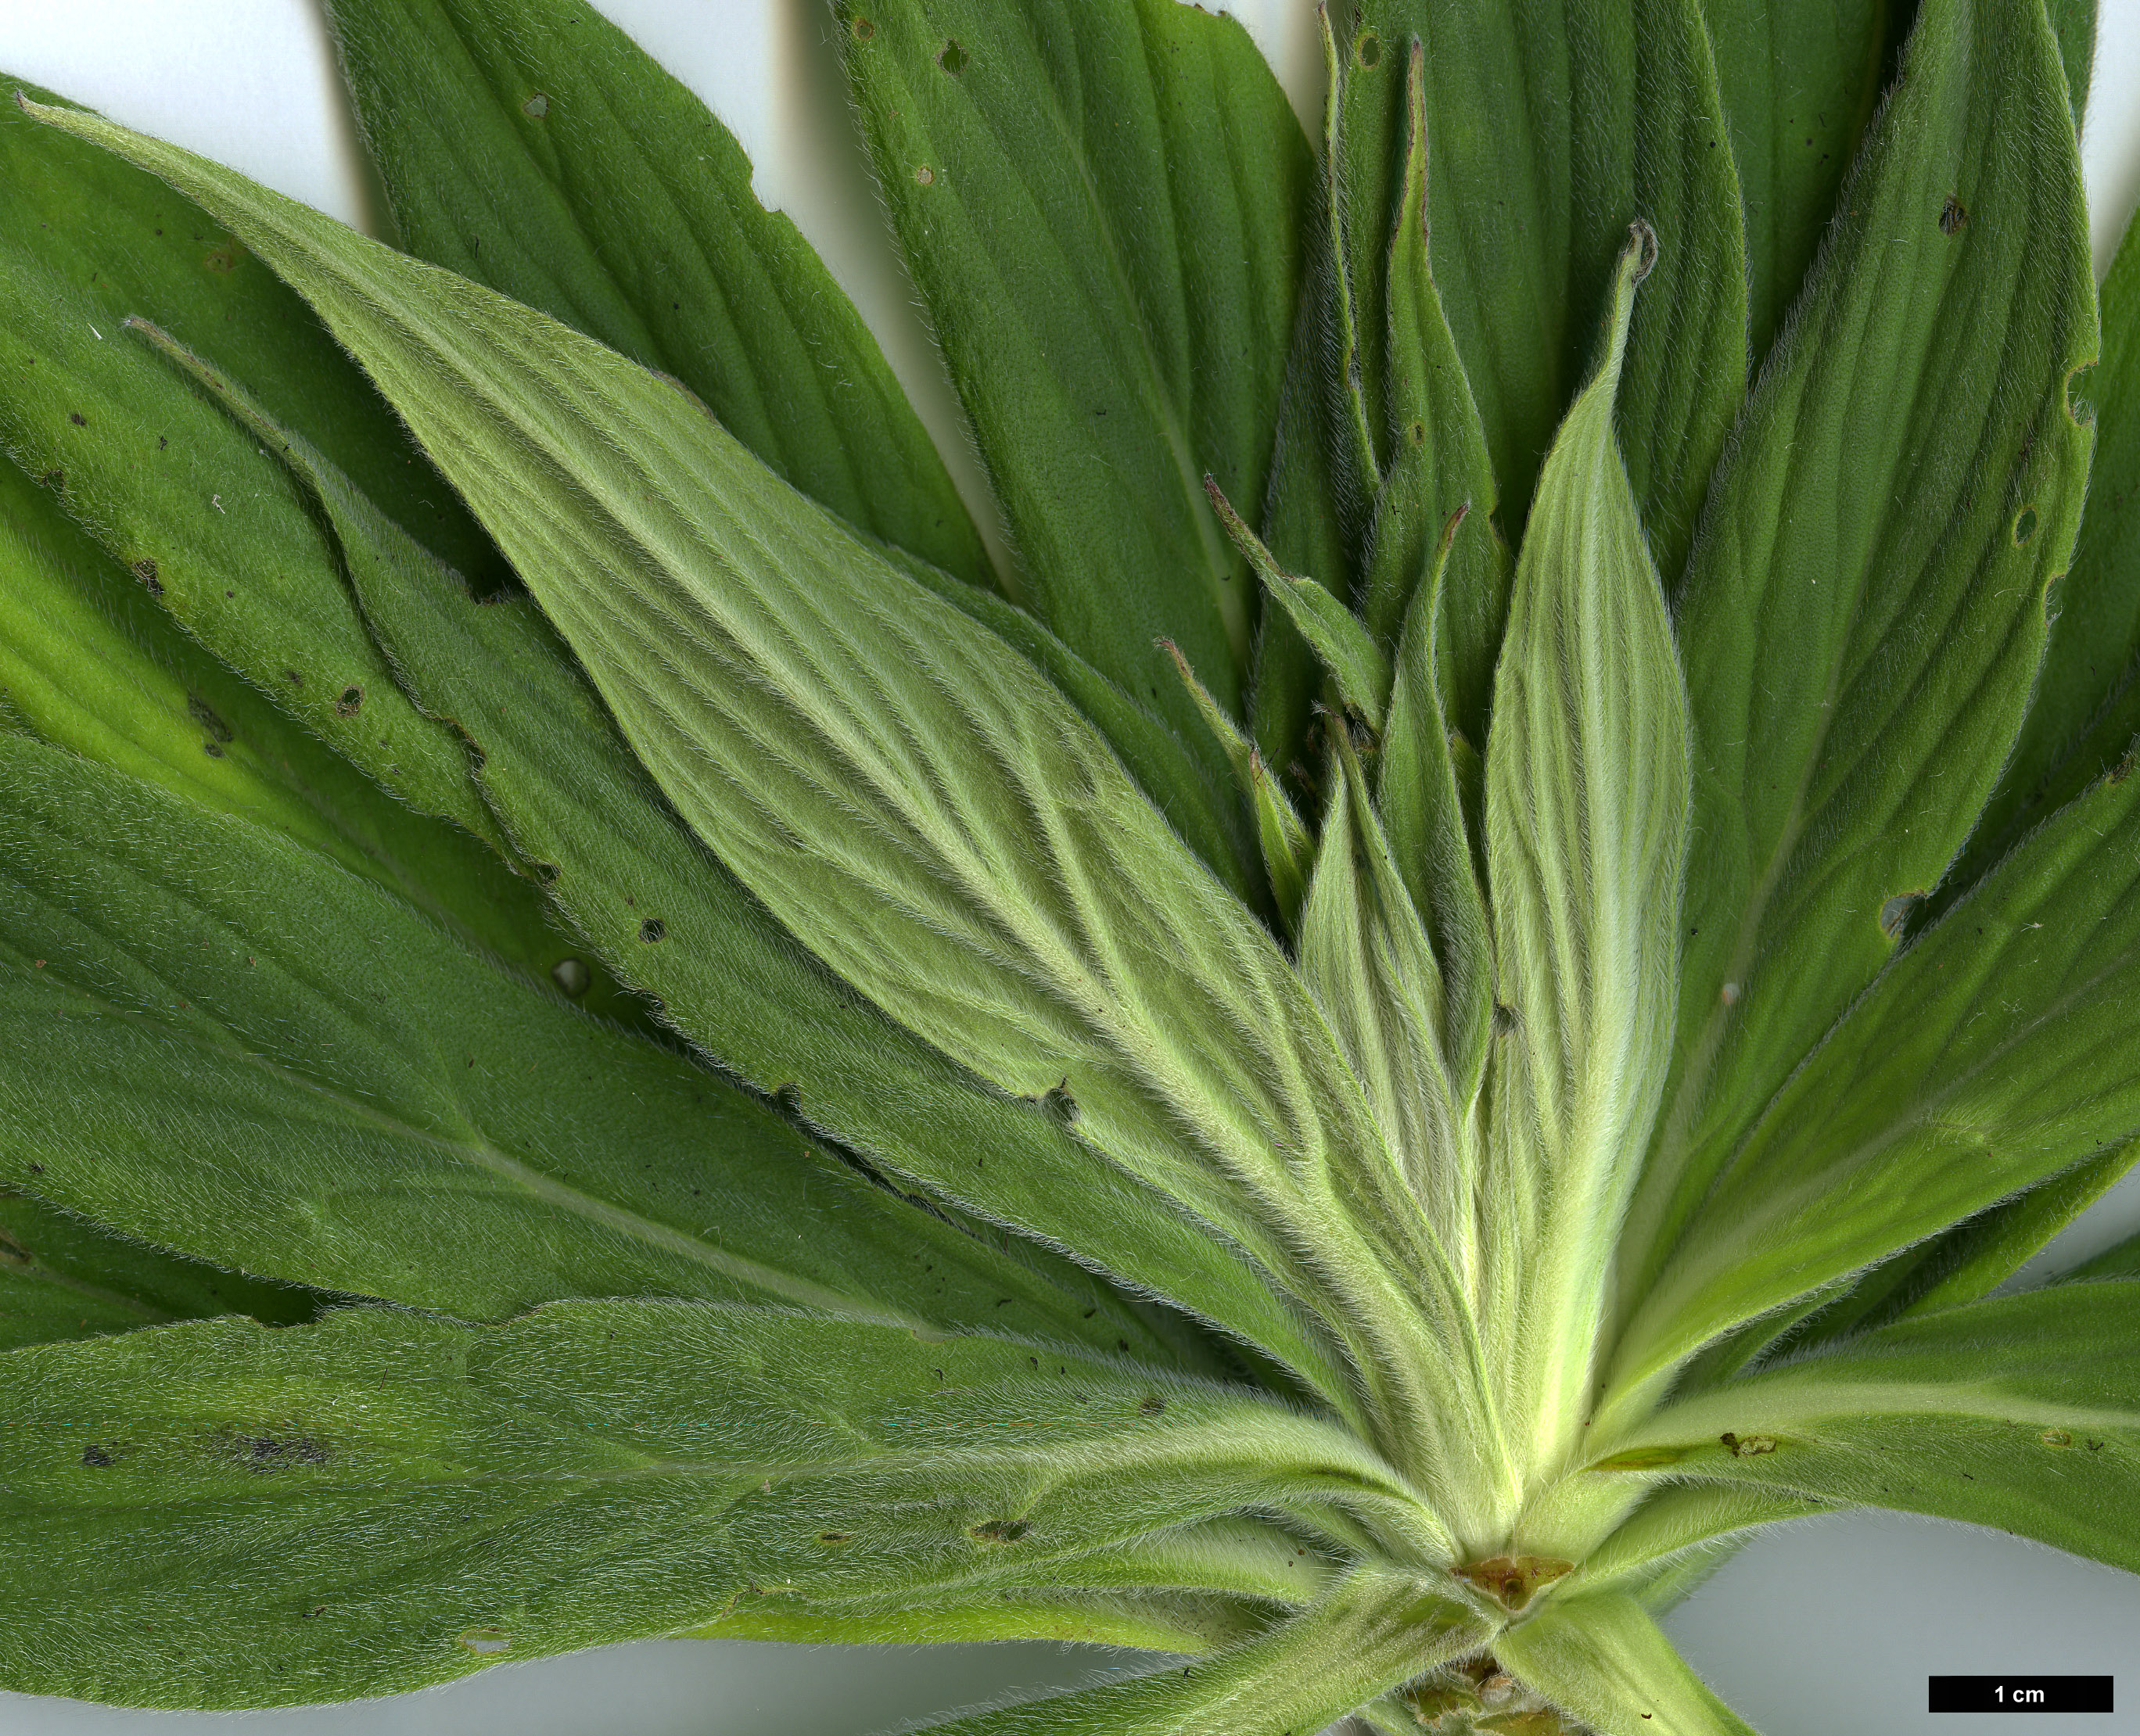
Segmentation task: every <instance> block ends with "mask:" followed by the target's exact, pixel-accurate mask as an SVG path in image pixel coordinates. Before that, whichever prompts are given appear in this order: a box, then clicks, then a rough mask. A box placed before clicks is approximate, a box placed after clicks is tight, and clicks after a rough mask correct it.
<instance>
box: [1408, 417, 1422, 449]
mask: <svg viewBox="0 0 2140 1736" xmlns="http://www.w3.org/2000/svg"><path fill="white" fill-rule="evenodd" d="M1406 431H1407V432H1408V433H1409V434H1411V443H1412V444H1413V445H1415V446H1424V445H1425V444H1426V424H1425V423H1424V422H1415V423H1413V424H1412V425H1411V428H1410V429H1408V430H1406Z"/></svg>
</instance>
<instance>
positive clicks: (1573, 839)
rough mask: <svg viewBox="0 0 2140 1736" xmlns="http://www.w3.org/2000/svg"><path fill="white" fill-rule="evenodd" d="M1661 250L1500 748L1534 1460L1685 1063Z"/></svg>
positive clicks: (1567, 438) (1507, 656) (1572, 477)
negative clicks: (1640, 397)
mask: <svg viewBox="0 0 2140 1736" xmlns="http://www.w3.org/2000/svg"><path fill="white" fill-rule="evenodd" d="M1655 247H1656V241H1655V238H1653V237H1652V235H1651V234H1650V233H1649V232H1648V231H1647V229H1645V228H1642V226H1641V225H1639V224H1638V225H1637V226H1636V229H1635V232H1634V233H1633V234H1632V237H1631V238H1630V239H1629V241H1628V243H1627V248H1626V251H1625V252H1624V253H1622V255H1621V258H1620V266H1619V271H1618V274H1617V278H1616V280H1615V286H1614V292H1613V300H1612V318H1611V321H1610V323H1609V324H1608V326H1607V328H1606V331H1605V334H1604V339H1605V345H1606V349H1605V353H1604V356H1603V358H1602V360H1601V365H1600V366H1599V368H1598V372H1597V374H1596V375H1595V376H1594V377H1593V380H1591V382H1590V384H1589V385H1588V386H1586V387H1585V388H1584V389H1583V395H1581V396H1580V397H1579V398H1578V399H1577V400H1576V403H1575V407H1574V408H1573V409H1572V410H1570V411H1569V412H1568V419H1567V421H1566V422H1565V423H1563V424H1562V426H1561V430H1560V433H1559V434H1558V436H1557V437H1556V439H1554V441H1553V450H1552V452H1551V453H1550V454H1548V456H1547V459H1546V463H1545V468H1544V471H1543V472H1542V473H1540V476H1539V489H1538V498H1537V501H1536V503H1534V507H1533V508H1532V512H1531V522H1530V528H1529V531H1528V532H1527V533H1526V534H1525V536H1524V546H1523V551H1522V553H1521V555H1520V557H1519V560H1518V562H1517V566H1516V580H1515V590H1514V596H1513V597H1512V599H1511V601H1510V605H1509V630H1508V640H1507V645H1506V648H1505V649H1504V651H1503V653H1502V656H1501V665H1500V671H1499V676H1498V678H1497V679H1496V682H1495V691H1494V732H1493V733H1492V735H1491V736H1490V737H1489V738H1488V739H1487V746H1486V842H1487V853H1488V861H1489V862H1490V866H1491V869H1492V875H1493V893H1492V906H1493V920H1494V938H1495V958H1496V961H1497V969H1498V973H1499V985H1500V986H1499V1000H1500V1002H1501V1004H1502V1005H1503V1007H1504V1008H1506V1009H1507V1012H1506V1013H1505V1014H1504V1022H1505V1023H1506V1025H1507V1026H1508V1027H1509V1028H1508V1030H1507V1031H1506V1032H1505V1034H1504V1035H1503V1036H1502V1037H1501V1038H1500V1040H1499V1047H1498V1049H1497V1052H1496V1067H1495V1074H1496V1080H1495V1085H1494V1087H1493V1089H1494V1092H1495V1096H1494V1103H1493V1135H1492V1140H1491V1142H1490V1145H1489V1148H1488V1168H1487V1171H1486V1174H1485V1182H1484V1184H1483V1186H1482V1187H1481V1189H1480V1194H1481V1197H1482V1199H1484V1201H1485V1209H1486V1211H1487V1212H1488V1214H1490V1228H1488V1230H1487V1231H1486V1232H1485V1236H1484V1238H1483V1239H1484V1241H1485V1258H1486V1260H1487V1262H1488V1269H1487V1271H1486V1272H1485V1275H1484V1278H1483V1282H1484V1286H1485V1288H1486V1289H1487V1291H1488V1292H1490V1294H1491V1295H1492V1296H1493V1297H1494V1301H1493V1302H1491V1303H1490V1304H1489V1306H1488V1308H1487V1310H1486V1312H1487V1314H1488V1317H1489V1319H1490V1320H1491V1321H1492V1322H1494V1325H1495V1328H1496V1329H1498V1330H1499V1331H1502V1332H1506V1333H1509V1334H1511V1335H1513V1340H1514V1341H1512V1342H1509V1343H1507V1344H1506V1345H1504V1346H1497V1348H1499V1349H1500V1350H1501V1351H1502V1353H1503V1354H1504V1355H1506V1356H1508V1357H1509V1359H1510V1362H1511V1364H1512V1372H1511V1374H1510V1376H1509V1378H1510V1380H1511V1381H1512V1383H1513V1385H1514V1401H1513V1405H1512V1413H1513V1415H1517V1416H1520V1417H1523V1418H1524V1419H1525V1420H1526V1421H1527V1423H1528V1425H1529V1426H1530V1427H1531V1428H1532V1429H1533V1430H1534V1439H1532V1440H1530V1441H1529V1442H1528V1443H1526V1444H1525V1446H1524V1450H1525V1451H1527V1452H1528V1453H1529V1454H1530V1455H1531V1457H1532V1459H1533V1461H1534V1462H1535V1463H1536V1464H1539V1465H1544V1464H1550V1463H1551V1462H1552V1461H1553V1459H1556V1458H1557V1457H1558V1450H1559V1448H1560V1446H1561V1444H1562V1443H1563V1439H1564V1437H1565V1434H1566V1432H1567V1431H1568V1430H1570V1429H1572V1428H1573V1427H1574V1426H1575V1425H1576V1424H1577V1422H1578V1419H1579V1418H1580V1416H1581V1415H1583V1412H1584V1410H1586V1409H1587V1404H1586V1400H1585V1394H1586V1391H1587V1389H1588V1383H1589V1381H1590V1380H1591V1379H1592V1376H1593V1371H1592V1369H1591V1367H1590V1357H1591V1354H1592V1352H1591V1346H1592V1343H1593V1339H1594V1338H1595V1336H1596V1335H1597V1331H1598V1326H1599V1316H1600V1312H1601V1310H1602V1308H1603V1302H1604V1295H1603V1289H1604V1284H1605V1280H1606V1275H1607V1270H1608V1268H1609V1266H1610V1263H1611V1259H1612V1250H1613V1247H1614V1242H1615V1235H1616V1231H1617V1226H1618V1223H1619V1219H1620V1215H1621V1213H1622V1209H1624V1207H1625V1205H1626V1202H1627V1196H1628V1194H1629V1193H1630V1191H1631V1190H1632V1188H1633V1186H1634V1183H1635V1177H1636V1173H1637V1162H1638V1160H1639V1155H1640V1138H1641V1134H1642V1130H1643V1129H1645V1128H1647V1126H1648V1125H1649V1124H1650V1117H1651V1116H1652V1114H1653V1113H1654V1111H1655V1108H1656V1105H1657V1096H1658V1093H1659V1092H1660V1091H1661V1089H1662V1087H1663V1083H1664V1075H1665V1068H1666V1064H1667V1062H1668V1061H1669V1058H1670V1050H1669V1043H1670V1040H1671V1014H1672V998H1673V993H1674V990H1675V971H1674V966H1675V964H1676V961H1677V954H1678V947H1677V936H1676V924H1677V921H1678V893H1679V885H1680V876H1681V870H1682V863H1683V860H1684V856H1685V853H1686V799H1687V798H1686V789H1687V733H1686V701H1685V699H1684V697H1683V695H1682V693H1681V686H1680V673H1679V664H1678V661H1677V659H1676V657H1675V656H1674V655H1673V651H1672V642H1671V625H1670V624H1669V622H1668V621H1667V620H1666V616H1665V604H1664V596H1663V593H1662V592H1661V590H1660V588H1659V586H1658V582H1657V569H1656V568H1655V567H1654V566H1652V565H1651V562H1650V558H1649V554H1648V551H1647V547H1645V544H1644V542H1643V537H1642V526H1641V523H1640V522H1638V520H1637V517H1636V516H1635V503H1634V498H1633V496H1632V493H1631V492H1630V490H1629V488H1628V483H1627V472H1626V470H1625V468H1623V467H1622V463H1621V461H1620V454H1619V449H1618V447H1617V444H1616V442H1615V441H1614V439H1613V431H1612V413H1613V405H1614V403H1615V400H1616V397H1617V392H1618V389H1619V386H1620V379H1621V366H1622V357H1623V355H1624V353H1625V347H1626V345H1627V341H1628V327H1629V323H1630V316H1631V313H1632V304H1633V302H1634V301H1635V286H1636V284H1637V282H1640V281H1641V278H1642V273H1643V272H1644V271H1645V270H1646V269H1647V267H1648V266H1649V265H1650V263H1651V262H1652V260H1653V259H1654V258H1655V257H1656V253H1655V251H1654V249H1655ZM1510 1262H1513V1263H1514V1265H1515V1267H1516V1268H1517V1269H1516V1270H1514V1271H1511V1270H1507V1269H1495V1268H1497V1267H1503V1268H1504V1267H1505V1266H1506V1265H1507V1264H1508V1263H1510ZM1519 1274H1520V1282H1519ZM1518 1295H1520V1296H1521V1297H1522V1298H1523V1302H1522V1310H1521V1313H1520V1316H1519V1315H1518V1314H1517V1313H1516V1312H1515V1309H1514V1297H1516V1296H1518Z"/></svg>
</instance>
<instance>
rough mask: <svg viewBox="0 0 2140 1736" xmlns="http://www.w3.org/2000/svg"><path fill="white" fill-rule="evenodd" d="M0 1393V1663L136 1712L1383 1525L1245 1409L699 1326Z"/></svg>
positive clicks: (874, 1344) (150, 1341)
mask: <svg viewBox="0 0 2140 1736" xmlns="http://www.w3.org/2000/svg"><path fill="white" fill-rule="evenodd" d="M1043 1356H1045V1357H1046V1358H1047V1360H1046V1361H1044V1362H1043V1361H1042V1357H1043ZM0 1394H4V1404H0V1419H4V1420H0V1438H4V1439H5V1442H6V1444H7V1449H8V1464H9V1474H8V1479H7V1489H6V1492H5V1493H0V1534H4V1535H5V1537H6V1541H7V1555H8V1558H9V1561H10V1563H11V1572H12V1575H13V1576H14V1577H13V1580H12V1585H11V1587H10V1599H9V1605H10V1619H9V1621H8V1622H7V1625H6V1629H5V1631H4V1633H0V1669H4V1670H5V1673H6V1676H7V1680H9V1681H10V1683H11V1684H13V1685H17V1686H19V1687H20V1688H22V1689H26V1690H28V1691H32V1692H36V1691H39V1690H40V1689H44V1690H47V1691H52V1690H61V1689H63V1690H64V1691H65V1692H66V1693H68V1694H77V1695H80V1694H86V1695H90V1696H92V1697H95V1698H96V1699H104V1700H109V1701H119V1702H124V1703H130V1704H150V1705H156V1704H186V1705H200V1706H231V1705H265V1704H290V1703H292V1702H297V1701H302V1700H307V1699H313V1700H317V1699H346V1698H352V1697H356V1696H357V1695H361V1694H380V1693H386V1692H391V1691H393V1690H395V1689H406V1688H413V1687H417V1686H420V1685H424V1684H425V1683H428V1682H434V1681H439V1680H446V1679H449V1678H450V1677H453V1676H455V1675H464V1674H466V1673H468V1672H469V1671H470V1670H478V1669H481V1668H482V1667H483V1666H484V1665H486V1664H488V1663H491V1662H495V1661H498V1660H508V1659H514V1658H522V1657H528V1656H540V1655H544V1654H546V1653H548V1652H553V1651H558V1650H567V1649H570V1648H572V1647H576V1646H582V1645H593V1644H599V1643H601V1642H603V1641H606V1640H616V1639H625V1638H636V1637H641V1636H644V1635H655V1634H661V1633H665V1632H674V1631H678V1630H680V1629H686V1628H698V1627H702V1626H704V1625H706V1624H707V1623H708V1622H709V1621H716V1620H718V1619H719V1617H720V1616H724V1615H725V1614H727V1613H729V1611H733V1610H734V1609H736V1608H737V1607H738V1606H740V1605H743V1604H744V1603H745V1602H746V1601H753V1602H755V1601H758V1600H761V1599H763V1600H780V1601H787V1600H790V1599H793V1600H797V1601H807V1600H808V1595H809V1594H808V1592H807V1590H805V1589H802V1588H804V1587H807V1586H817V1585H829V1584H833V1583H855V1582H868V1583H874V1584H879V1585H883V1586H896V1585H902V1584H904V1585H910V1586H955V1585H957V1584H959V1583H960V1582H962V1581H964V1580H965V1579H968V1578H969V1577H974V1576H979V1577H984V1578H985V1577H988V1576H989V1575H990V1574H993V1573H995V1572H999V1571H1000V1569H1001V1566H1002V1564H1003V1563H1004V1562H1007V1561H1009V1560H1010V1559H1012V1558H1014V1557H1016V1558H1021V1559H1023V1562H1025V1563H1026V1564H1027V1565H1028V1569H1029V1571H1030V1572H1032V1573H1033V1575H1034V1576H1036V1577H1047V1576H1048V1575H1049V1574H1051V1573H1052V1572H1055V1571H1056V1570H1057V1568H1058V1567H1060V1566H1062V1565H1063V1564H1065V1563H1067V1562H1071V1561H1073V1560H1074V1558H1075V1557H1076V1556H1077V1554H1078V1553H1079V1552H1081V1551H1083V1550H1088V1549H1091V1548H1092V1547H1101V1546H1104V1545H1106V1544H1107V1543H1108V1542H1111V1541H1114V1540H1118V1539H1127V1538H1129V1537H1134V1536H1136V1535H1137V1534H1139V1533H1141V1532H1146V1531H1149V1530H1154V1529H1163V1528H1166V1527H1167V1526H1169V1525H1170V1524H1172V1523H1180V1521H1183V1520H1186V1519H1191V1518H1195V1517H1197V1516H1198V1515H1199V1514H1200V1513H1204V1512H1210V1511H1216V1510H1221V1509H1224V1508H1230V1507H1234V1506H1237V1505H1241V1504H1244V1503H1246V1504H1251V1505H1254V1506H1258V1507H1261V1508H1266V1509H1269V1510H1274V1511H1282V1510H1283V1509H1284V1508H1286V1506H1287V1505H1288V1503H1292V1502H1293V1501H1295V1500H1306V1501H1309V1502H1313V1500H1315V1499H1317V1498H1324V1497H1326V1496H1327V1495H1328V1494H1332V1493H1334V1494H1336V1495H1337V1496H1338V1498H1340V1499H1341V1500H1344V1501H1347V1502H1348V1503H1351V1504H1352V1505H1353V1506H1354V1507H1356V1508H1359V1509H1361V1510H1363V1511H1365V1510H1369V1509H1376V1508H1377V1507H1378V1503H1379V1507H1380V1508H1381V1509H1383V1510H1386V1511H1387V1513H1388V1515H1389V1517H1390V1518H1391V1523H1393V1524H1394V1525H1396V1527H1397V1528H1399V1529H1400V1530H1401V1528H1402V1524H1403V1523H1404V1517H1405V1513H1406V1510H1407V1509H1406V1503H1404V1502H1403V1501H1402V1500H1401V1498H1392V1497H1391V1496H1389V1495H1387V1494H1383V1493H1378V1491H1377V1487H1376V1484H1377V1479H1378V1478H1379V1479H1382V1481H1383V1482H1384V1483H1385V1484H1386V1483H1387V1477H1386V1475H1385V1474H1383V1473H1382V1472H1381V1471H1380V1469H1379V1468H1378V1467H1377V1465H1376V1464H1375V1462H1374V1461H1373V1459H1372V1457H1371V1456H1370V1455H1367V1454H1365V1453H1363V1452H1362V1449H1359V1448H1358V1447H1357V1444H1353V1443H1352V1441H1350V1439H1348V1438H1347V1436H1346V1435H1344V1434H1342V1433H1341V1432H1339V1431H1338V1430H1333V1428H1331V1427H1330V1426H1329V1425H1325V1424H1320V1423H1315V1422H1312V1421H1310V1420H1307V1419H1304V1418H1302V1417H1299V1416H1298V1415H1294V1414H1293V1413H1292V1412H1290V1411H1288V1410H1286V1409H1285V1408H1284V1406H1283V1405H1279V1404H1276V1403H1274V1402H1273V1401H1271V1400H1269V1399H1268V1398H1265V1397H1262V1396H1259V1395H1254V1394H1253V1393H1250V1392H1248V1391H1245V1390H1227V1389H1225V1388H1221V1387H1216V1386H1209V1385H1197V1384H1195V1383H1191V1382H1187V1381H1183V1380H1178V1379H1174V1378H1171V1377H1168V1376H1164V1375H1161V1374H1158V1373H1156V1372H1154V1371H1149V1370H1140V1369H1137V1368H1136V1367H1135V1366H1128V1365H1122V1364H1117V1363H1112V1362H1107V1361H1100V1360H1097V1359H1095V1358H1092V1357H1090V1356H1072V1355H1071V1354H1069V1353H1068V1352H1064V1351H1049V1350H1047V1349H1045V1347H1040V1346H1028V1345H1026V1344H1023V1343H1019V1342H1017V1341H1009V1340H997V1339H985V1338H937V1339H935V1340H933V1341H922V1340H919V1339H917V1338H916V1337H915V1336H914V1335H912V1334H910V1333H909V1332H907V1331H904V1330H901V1329H900V1328H896V1327H870V1326H866V1325H861V1324H857V1323H855V1322H839V1321H827V1320H813V1319H811V1318H809V1317H805V1316H800V1315H795V1314H788V1313H783V1312H773V1311H762V1310H756V1309H749V1308H735V1307H719V1306H708V1305H703V1304H689V1303H675V1302H671V1303H661V1302H567V1303H562V1304H559V1305H557V1306H554V1307H547V1308H544V1309H541V1310H538V1311H537V1312H535V1313H533V1314H532V1315H529V1316H528V1317H524V1318H523V1319H520V1320H518V1321H515V1322H512V1323H511V1324H509V1325H506V1326H503V1327H495V1328H489V1329H484V1328H480V1327H465V1326H461V1325H458V1324H455V1323H453V1322H445V1321H439V1320H436V1319H427V1318H424V1317H415V1316H411V1315H406V1314H402V1313H400V1312H394V1311H390V1310H384V1309H376V1308H360V1309H347V1310H341V1311H338V1312H335V1313H332V1314H330V1315H328V1316H327V1317H326V1318H325V1319H323V1320H322V1321H321V1322H320V1324H318V1325H317V1326H314V1327H287V1328H284V1329H282V1330H281V1331H268V1330H266V1329H264V1328H263V1327H259V1326H258V1325H257V1324H254V1323H253V1322H237V1321H222V1322H209V1323H204V1324H199V1325H184V1326H177V1327H163V1328H159V1329H155V1330H150V1331H139V1332H131V1333H126V1334H124V1335H121V1336H116V1337H112V1338H106V1339H101V1340H97V1341H91V1342H90V1343H86V1344H80V1345H49V1346H32V1347H29V1348H27V1349H23V1350H18V1351H12V1352H10V1353H8V1354H7V1355H6V1356H0ZM1125 1486H1126V1487H1128V1488H1134V1489H1136V1490H1137V1491H1139V1492H1140V1493H1141V1496H1142V1497H1143V1498H1142V1499H1141V1500H1131V1501H1124V1500H1122V1499H1121V1498H1119V1495H1120V1493H1121V1491H1122V1489H1123V1488H1124V1487H1125ZM939 1496H940V1498H938V1497H939ZM1068 1571H1069V1572H1072V1574H1073V1575H1074V1571H1075V1570H1074V1568H1071V1569H1069V1570H1068ZM1386 1571H1387V1570H1386ZM1341 1607H1342V1605H1341Z"/></svg>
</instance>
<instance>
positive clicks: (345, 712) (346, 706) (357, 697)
mask: <svg viewBox="0 0 2140 1736" xmlns="http://www.w3.org/2000/svg"><path fill="white" fill-rule="evenodd" d="M363 709H364V689H362V688H361V687H356V686H350V687H345V688H344V689H342V690H341V694H340V695H339V696H338V697H337V698H336V700H335V715H336V717H342V718H353V717H355V716H356V714H357V713H358V712H360V711H361V710H363Z"/></svg>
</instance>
